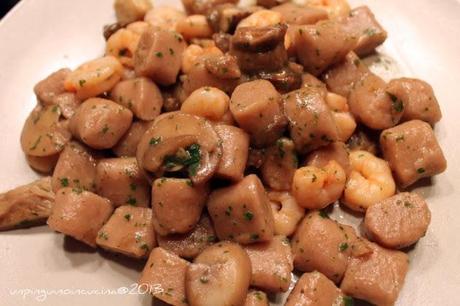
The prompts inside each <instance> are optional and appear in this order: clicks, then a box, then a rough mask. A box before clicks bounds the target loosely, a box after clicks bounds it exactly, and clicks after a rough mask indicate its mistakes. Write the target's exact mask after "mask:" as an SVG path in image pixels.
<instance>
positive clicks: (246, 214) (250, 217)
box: [243, 211, 254, 221]
mask: <svg viewBox="0 0 460 306" xmlns="http://www.w3.org/2000/svg"><path fill="white" fill-rule="evenodd" d="M243 215H244V218H245V219H246V220H248V221H251V220H252V219H253V218H254V214H253V213H252V212H250V211H247V212H245V213H244V214H243Z"/></svg>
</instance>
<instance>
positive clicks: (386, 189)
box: [343, 151, 396, 212]
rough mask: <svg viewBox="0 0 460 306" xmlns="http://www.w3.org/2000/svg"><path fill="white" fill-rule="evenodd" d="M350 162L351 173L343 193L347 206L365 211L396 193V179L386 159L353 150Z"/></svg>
mask: <svg viewBox="0 0 460 306" xmlns="http://www.w3.org/2000/svg"><path fill="white" fill-rule="evenodd" d="M350 164H351V173H350V176H349V178H348V181H347V183H346V187H345V192H344V195H343V203H344V204H345V205H346V206H347V207H349V208H350V209H353V210H356V211H361V212H364V211H366V209H367V208H368V207H369V206H371V205H372V204H374V203H377V202H378V201H381V200H384V199H386V198H389V197H391V196H392V195H394V194H395V191H396V185H395V181H394V179H393V176H392V175H391V169H390V166H388V163H387V162H386V161H384V160H383V159H380V158H378V157H375V156H374V155H372V154H371V153H369V152H367V151H352V152H351V153H350Z"/></svg>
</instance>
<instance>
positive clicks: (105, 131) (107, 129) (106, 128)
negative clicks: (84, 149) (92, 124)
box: [101, 124, 109, 134]
mask: <svg viewBox="0 0 460 306" xmlns="http://www.w3.org/2000/svg"><path fill="white" fill-rule="evenodd" d="M108 131H109V127H108V126H107V124H106V125H104V127H103V128H102V130H101V132H102V134H105V133H107V132H108Z"/></svg>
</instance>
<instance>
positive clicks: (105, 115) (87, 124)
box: [70, 98, 133, 149]
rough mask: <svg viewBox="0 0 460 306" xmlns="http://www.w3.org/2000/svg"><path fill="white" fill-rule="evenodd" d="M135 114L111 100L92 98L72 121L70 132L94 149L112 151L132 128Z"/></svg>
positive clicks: (79, 109) (82, 105)
mask: <svg viewBox="0 0 460 306" xmlns="http://www.w3.org/2000/svg"><path fill="white" fill-rule="evenodd" d="M132 119H133V113H132V112H131V111H130V110H129V109H127V108H125V107H123V106H121V105H119V104H117V103H115V102H112V101H110V100H107V99H102V98H90V99H88V100H86V101H85V102H83V103H82V104H81V105H80V107H79V108H78V109H77V111H76V112H75V115H74V116H73V117H72V118H71V119H70V131H71V132H72V134H73V135H74V136H75V137H77V138H79V139H80V140H81V141H82V142H84V143H85V144H87V145H88V146H90V147H91V148H94V149H110V148H112V147H113V146H115V145H116V144H117V142H118V141H119V140H120V139H121V137H122V136H123V135H124V134H125V133H126V131H127V130H128V129H129V127H130V126H131V122H132Z"/></svg>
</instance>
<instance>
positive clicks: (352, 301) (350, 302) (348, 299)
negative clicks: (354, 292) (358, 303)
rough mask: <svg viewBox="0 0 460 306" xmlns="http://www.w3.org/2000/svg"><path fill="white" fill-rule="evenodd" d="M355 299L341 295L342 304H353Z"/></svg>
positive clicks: (346, 305)
mask: <svg viewBox="0 0 460 306" xmlns="http://www.w3.org/2000/svg"><path fill="white" fill-rule="evenodd" d="M354 305H355V301H354V300H353V298H352V297H351V296H344V297H343V306H354Z"/></svg>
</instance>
